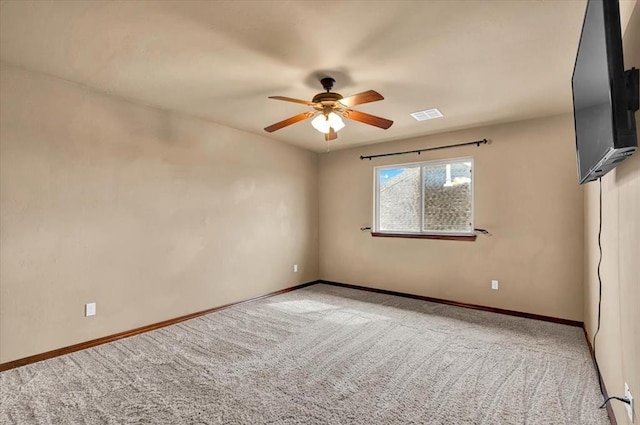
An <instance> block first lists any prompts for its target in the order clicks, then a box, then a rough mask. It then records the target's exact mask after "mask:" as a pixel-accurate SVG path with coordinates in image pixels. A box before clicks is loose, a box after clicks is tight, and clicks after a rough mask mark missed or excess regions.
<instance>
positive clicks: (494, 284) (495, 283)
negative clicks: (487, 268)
mask: <svg viewBox="0 0 640 425" xmlns="http://www.w3.org/2000/svg"><path fill="white" fill-rule="evenodd" d="M491 289H493V290H494V291H497V290H498V281H497V280H492V281H491Z"/></svg>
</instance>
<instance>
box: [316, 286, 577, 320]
mask: <svg viewBox="0 0 640 425" xmlns="http://www.w3.org/2000/svg"><path fill="white" fill-rule="evenodd" d="M318 283H325V284H327V285H333V286H341V287H343V288H351V289H360V290H362V291H369V292H377V293H379V294H386V295H395V296H397V297H404V298H413V299H416V300H422V301H429V302H433V303H439V304H447V305H453V306H456V307H464V308H471V309H473V310H482V311H489V312H491V313H499V314H506V315H509V316H517V317H525V318H527V319H533V320H542V321H544V322H552V323H559V324H561V325H568V326H575V327H578V328H582V327H583V325H584V324H583V322H579V321H576V320H569V319H561V318H558V317H551V316H543V315H541V314H534V313H525V312H522V311H515V310H507V309H504V308H497V307H487V306H484V305H478V304H468V303H462V302H458V301H451V300H445V299H442V298H433V297H426V296H423V295H414V294H407V293H405V292H396V291H389V290H387V289H378V288H370V287H367V286H359V285H352V284H349V283H341V282H332V281H329V280H322V279H320V280H319V281H318Z"/></svg>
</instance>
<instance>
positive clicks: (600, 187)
mask: <svg viewBox="0 0 640 425" xmlns="http://www.w3.org/2000/svg"><path fill="white" fill-rule="evenodd" d="M598 188H599V189H598V190H599V207H598V210H599V224H598V250H599V251H600V258H599V259H598V326H597V328H596V333H595V334H594V335H593V362H594V363H595V365H596V371H597V372H598V378H599V379H598V385H600V394H602V398H604V388H602V378H601V376H602V375H600V367H599V366H598V359H597V355H596V337H597V336H598V332H600V318H601V313H602V277H601V276H600V265H601V264H602V240H601V239H602V177H600V178H599V179H598ZM604 404H606V401H605V403H604ZM604 404H603V406H604Z"/></svg>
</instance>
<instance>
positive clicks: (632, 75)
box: [571, 0, 638, 184]
mask: <svg viewBox="0 0 640 425" xmlns="http://www.w3.org/2000/svg"><path fill="white" fill-rule="evenodd" d="M571 86H572V91H573V117H574V123H575V131H576V151H577V157H578V181H579V182H580V184H583V183H587V182H590V181H593V180H597V179H598V178H600V177H602V176H603V175H605V174H607V173H608V172H609V171H611V170H612V169H613V168H615V167H616V166H617V165H618V164H619V163H620V162H621V161H623V160H624V159H625V158H627V157H629V156H631V155H632V154H633V153H634V152H635V151H636V150H637V149H638V139H637V135H636V121H635V116H634V112H635V111H636V110H637V109H638V70H637V69H635V68H634V69H631V70H629V71H626V72H625V71H624V60H623V57H622V34H621V29H620V8H619V5H618V0H589V1H588V3H587V10H586V13H585V17H584V22H583V24H582V34H581V35H580V43H579V45H578V54H577V57H576V63H575V66H574V68H573V76H572V78H571Z"/></svg>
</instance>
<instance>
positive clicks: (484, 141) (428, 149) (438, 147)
mask: <svg viewBox="0 0 640 425" xmlns="http://www.w3.org/2000/svg"><path fill="white" fill-rule="evenodd" d="M487 143H489V141H488V140H487V139H482V140H476V141H475V142H467V143H458V144H457V145H446V146H437V147H435V148H425V149H416V150H413V151H403V152H391V153H381V154H378V155H360V159H368V160H369V161H371V159H372V158H380V157H382V156H393V155H405V154H408V153H417V154H418V155H420V153H421V152H426V151H435V150H438V149H448V148H457V147H459V146H468V145H476V146H478V147H480V145H485V144H487Z"/></svg>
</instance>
